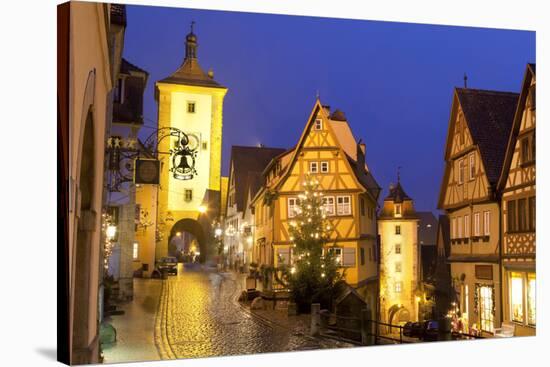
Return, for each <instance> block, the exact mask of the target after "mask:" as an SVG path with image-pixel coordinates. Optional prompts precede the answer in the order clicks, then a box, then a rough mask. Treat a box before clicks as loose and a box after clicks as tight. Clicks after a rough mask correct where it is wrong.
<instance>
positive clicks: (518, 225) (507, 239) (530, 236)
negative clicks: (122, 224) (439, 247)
mask: <svg viewBox="0 0 550 367" xmlns="http://www.w3.org/2000/svg"><path fill="white" fill-rule="evenodd" d="M535 88H536V77H535V65H534V64H529V65H527V70H526V71H525V77H524V79H523V85H522V89H521V94H520V97H519V102H518V106H517V109H516V114H515V117H514V124H513V126H512V133H511V135H510V139H509V141H508V149H507V152H506V158H505V161H504V167H503V170H502V175H501V177H500V180H499V191H500V192H502V205H501V210H502V299H503V318H504V320H505V321H512V322H513V323H514V324H515V335H535V332H536V298H535V295H536V289H535V288H536V261H535V259H536V246H535V238H536V234H535V202H536V185H535V177H536V169H535V156H536V154H535V140H536V139H535V131H536V99H535Z"/></svg>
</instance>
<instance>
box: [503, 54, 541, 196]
mask: <svg viewBox="0 0 550 367" xmlns="http://www.w3.org/2000/svg"><path fill="white" fill-rule="evenodd" d="M535 97H536V75H535V65H534V64H528V65H527V68H526V71H525V76H524V78H523V82H522V88H521V94H520V97H519V101H518V106H517V109H516V113H515V116H514V122H513V126H512V132H511V134H510V138H509V141H508V146H507V150H506V158H505V160H504V165H503V169H502V174H501V177H500V179H499V184H498V188H499V190H503V189H505V188H510V187H513V186H518V185H522V184H523V183H525V182H534V180H535V165H534V164H533V165H529V166H525V167H521V162H520V154H521V153H520V152H521V143H522V140H523V139H533V142H534V140H535V139H536V137H535V130H536V100H535Z"/></svg>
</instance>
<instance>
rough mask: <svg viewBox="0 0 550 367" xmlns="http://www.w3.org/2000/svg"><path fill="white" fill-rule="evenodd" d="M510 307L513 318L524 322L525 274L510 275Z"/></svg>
mask: <svg viewBox="0 0 550 367" xmlns="http://www.w3.org/2000/svg"><path fill="white" fill-rule="evenodd" d="M510 309H511V312H512V320H513V321H517V322H523V274H521V273H512V274H511V275H510Z"/></svg>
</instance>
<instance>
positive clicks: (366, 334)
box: [361, 308, 374, 345]
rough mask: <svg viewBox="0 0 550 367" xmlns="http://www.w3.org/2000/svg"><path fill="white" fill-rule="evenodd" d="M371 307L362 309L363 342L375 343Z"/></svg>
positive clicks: (365, 343)
mask: <svg viewBox="0 0 550 367" xmlns="http://www.w3.org/2000/svg"><path fill="white" fill-rule="evenodd" d="M371 319H372V318H371V314H370V309H368V308H364V309H363V310H361V344H363V345H374V334H373V332H372V328H373V326H374V323H373V322H372V320H371Z"/></svg>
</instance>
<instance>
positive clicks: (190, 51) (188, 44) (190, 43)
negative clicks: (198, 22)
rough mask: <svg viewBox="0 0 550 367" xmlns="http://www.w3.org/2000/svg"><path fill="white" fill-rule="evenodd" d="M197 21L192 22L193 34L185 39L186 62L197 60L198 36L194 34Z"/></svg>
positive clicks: (190, 33)
mask: <svg viewBox="0 0 550 367" xmlns="http://www.w3.org/2000/svg"><path fill="white" fill-rule="evenodd" d="M194 28H195V21H194V20H193V21H192V22H191V32H189V34H188V35H187V37H185V60H187V59H196V58H197V47H198V45H197V36H196V35H195V33H193V31H194Z"/></svg>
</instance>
